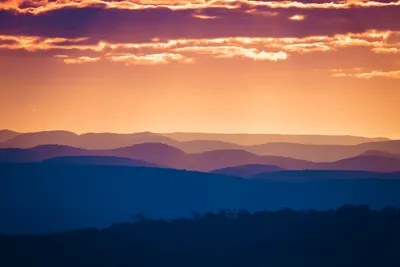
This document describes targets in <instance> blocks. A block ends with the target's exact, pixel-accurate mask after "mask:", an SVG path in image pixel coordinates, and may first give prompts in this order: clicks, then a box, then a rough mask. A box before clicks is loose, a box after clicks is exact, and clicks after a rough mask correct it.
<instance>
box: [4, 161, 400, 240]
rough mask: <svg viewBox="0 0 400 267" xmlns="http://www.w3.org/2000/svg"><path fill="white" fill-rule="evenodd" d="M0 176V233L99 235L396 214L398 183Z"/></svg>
mask: <svg viewBox="0 0 400 267" xmlns="http://www.w3.org/2000/svg"><path fill="white" fill-rule="evenodd" d="M0 173H1V176H0V217H1V220H0V233H1V232H3V233H4V232H8V233H39V232H54V231H60V230H69V229H77V228H82V227H90V226H93V227H105V226H108V225H110V224H111V223H114V222H120V221H126V220H129V219H131V218H132V216H133V215H134V214H137V213H144V214H145V215H146V216H149V217H150V218H158V217H162V218H173V217H180V216H187V215H190V214H191V213H192V212H195V211H197V212H206V211H217V210H219V209H236V210H237V209H247V210H249V211H258V210H264V209H266V210H276V209H281V208H283V207H289V208H293V209H309V208H314V209H329V208H336V207H338V206H340V205H343V204H365V205H369V206H371V207H372V208H381V207H385V206H387V205H392V206H395V207H400V194H399V192H400V180H398V179H394V178H393V177H392V176H391V177H390V179H385V176H384V175H383V176H377V177H379V179H374V178H373V177H369V178H368V179H352V177H351V176H348V177H347V179H345V180H340V179H339V180H331V179H330V180H309V181H302V182H296V181H293V180H292V181H290V180H289V181H288V180H286V181H282V182H280V181H279V180H278V181H276V180H275V181H270V180H264V179H261V180H257V179H247V180H246V179H240V178H232V177H228V176H223V175H217V174H210V173H198V172H188V171H179V170H171V169H161V168H137V167H125V166H96V165H92V166H85V165H68V164H67V165H64V164H61V165H60V164H46V163H25V164H22V163H21V164H9V165H2V166H0ZM284 173H285V172H284ZM387 175H389V174H387Z"/></svg>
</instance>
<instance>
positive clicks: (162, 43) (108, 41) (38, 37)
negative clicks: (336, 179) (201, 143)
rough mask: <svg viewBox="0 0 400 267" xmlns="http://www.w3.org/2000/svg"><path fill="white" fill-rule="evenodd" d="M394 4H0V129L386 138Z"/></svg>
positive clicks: (398, 72) (127, 0)
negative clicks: (340, 135)
mask: <svg viewBox="0 0 400 267" xmlns="http://www.w3.org/2000/svg"><path fill="white" fill-rule="evenodd" d="M399 14H400V1H398V2H396V1H394V0H378V1H358V0H351V1H345V0H344V1H335V0H298V1H290V0H288V1H266V0H208V1H207V0H193V1H184V0H153V1H152V0H119V1H106V0H53V1H50V0H35V1H33V0H32V1H26V0H0V114H1V115H0V128H3V129H11V130H15V131H20V132H33V131H42V130H61V129H62V130H70V131H74V132H77V133H84V132H118V133H128V132H129V133H131V132H140V131H152V132H213V133H282V134H329V135H332V134H348V135H363V136H371V137H377V136H384V137H389V138H400V123H399V121H400V107H399V103H400V19H399Z"/></svg>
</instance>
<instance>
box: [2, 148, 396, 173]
mask: <svg viewBox="0 0 400 267" xmlns="http://www.w3.org/2000/svg"><path fill="white" fill-rule="evenodd" d="M371 153H373V155H371ZM64 156H113V157H122V158H131V159H136V160H143V161H146V162H148V163H152V164H155V165H158V166H164V167H168V168H176V169H186V170H195V171H203V172H210V171H213V170H217V169H222V168H228V167H237V166H242V165H249V164H250V165H251V164H253V165H254V164H255V165H273V166H277V167H279V168H282V169H286V170H304V169H310V170H360V171H373V172H395V171H400V159H399V157H398V156H397V155H393V154H390V153H386V152H381V151H379V152H376V151H375V152H371V151H369V152H367V154H365V153H363V154H361V155H358V156H356V157H351V158H347V159H343V160H339V161H335V162H310V161H305V160H298V159H293V158H288V157H280V156H260V155H256V154H253V153H250V152H248V151H245V150H237V149H232V150H213V151H207V152H204V153H195V154H187V153H185V152H183V151H182V150H179V149H177V148H175V147H173V146H170V145H166V144H162V143H143V144H137V145H133V146H129V147H123V148H118V149H108V150H88V149H80V148H75V147H68V146H60V145H43V146H37V147H34V148H30V149H0V163H10V162H36V161H42V160H45V159H50V158H54V157H64Z"/></svg>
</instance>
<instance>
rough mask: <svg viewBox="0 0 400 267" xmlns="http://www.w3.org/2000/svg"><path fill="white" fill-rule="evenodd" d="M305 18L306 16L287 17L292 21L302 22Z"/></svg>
mask: <svg viewBox="0 0 400 267" xmlns="http://www.w3.org/2000/svg"><path fill="white" fill-rule="evenodd" d="M305 18H306V16H304V15H293V16H291V17H289V19H290V20H293V21H302V20H305Z"/></svg>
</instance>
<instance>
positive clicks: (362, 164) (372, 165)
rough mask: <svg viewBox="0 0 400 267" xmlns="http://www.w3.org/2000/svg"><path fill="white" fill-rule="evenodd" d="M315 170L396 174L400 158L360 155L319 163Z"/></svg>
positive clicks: (399, 167) (399, 169)
mask: <svg viewBox="0 0 400 267" xmlns="http://www.w3.org/2000/svg"><path fill="white" fill-rule="evenodd" d="M317 169H325V170H362V171H373V172H397V171H400V157H396V156H395V157H393V156H376V155H369V154H361V155H359V156H356V157H352V158H348V159H343V160H339V161H336V162H329V163H319V164H318V165H317Z"/></svg>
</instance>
